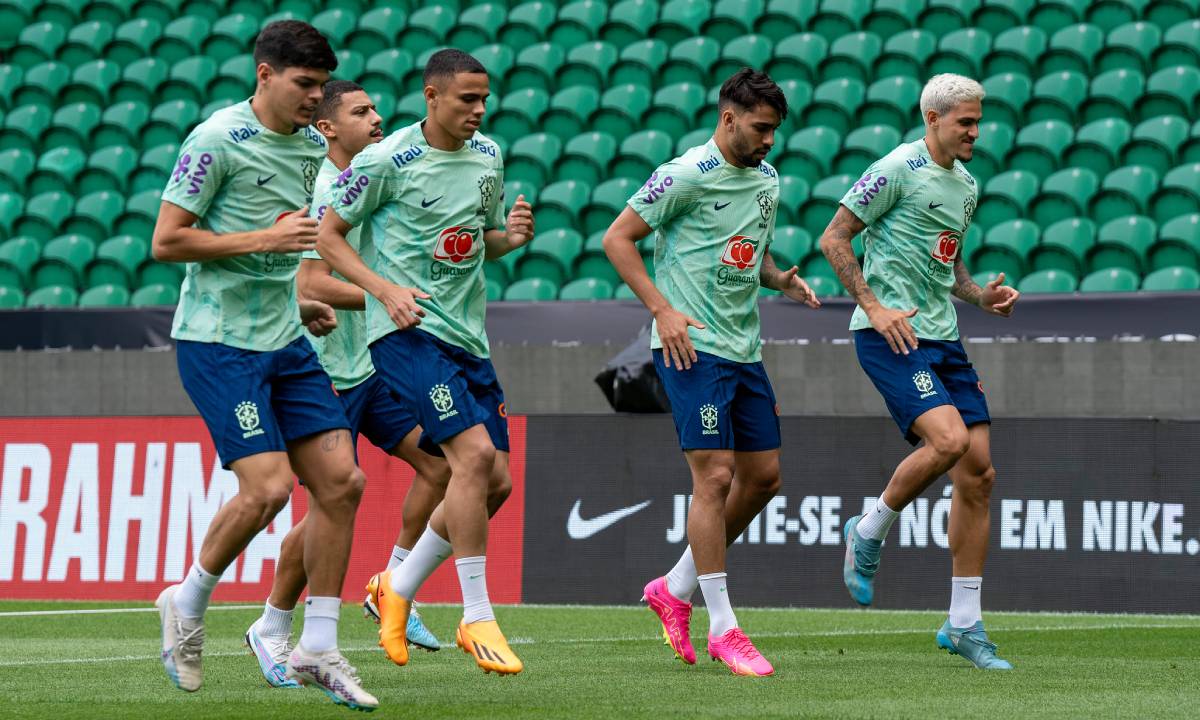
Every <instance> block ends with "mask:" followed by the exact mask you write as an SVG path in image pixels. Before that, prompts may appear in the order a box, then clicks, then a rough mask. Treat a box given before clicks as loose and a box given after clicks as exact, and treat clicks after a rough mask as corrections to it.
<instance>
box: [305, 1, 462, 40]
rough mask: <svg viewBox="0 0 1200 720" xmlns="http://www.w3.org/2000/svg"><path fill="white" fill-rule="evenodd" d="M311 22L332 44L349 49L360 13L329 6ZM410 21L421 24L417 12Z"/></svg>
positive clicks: (440, 35) (422, 26)
mask: <svg viewBox="0 0 1200 720" xmlns="http://www.w3.org/2000/svg"><path fill="white" fill-rule="evenodd" d="M310 22H311V23H312V26H313V27H315V28H316V29H317V30H320V31H321V34H322V35H324V36H325V37H326V38H327V39H328V40H329V44H330V45H332V46H333V47H335V48H338V49H347V46H346V39H347V38H349V37H350V33H352V32H354V29H355V27H357V26H358V13H357V12H354V11H353V10H347V9H345V8H329V9H327V10H324V11H323V12H320V13H318V14H317V15H315V16H314V17H313V18H312V20H311V21H310ZM409 23H410V25H412V24H415V25H420V22H419V21H418V20H417V18H416V17H415V13H414V17H411V18H409ZM420 26H421V28H422V29H425V30H430V29H431V28H428V27H426V26H424V25H420ZM437 37H438V38H439V39H441V38H442V37H444V33H442V34H438V35H437Z"/></svg>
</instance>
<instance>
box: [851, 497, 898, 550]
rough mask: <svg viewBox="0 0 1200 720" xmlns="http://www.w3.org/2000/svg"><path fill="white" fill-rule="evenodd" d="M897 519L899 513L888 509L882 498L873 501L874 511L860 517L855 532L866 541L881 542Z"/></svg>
mask: <svg viewBox="0 0 1200 720" xmlns="http://www.w3.org/2000/svg"><path fill="white" fill-rule="evenodd" d="M898 517H900V513H899V512H897V511H895V510H893V509H891V508H890V507H888V506H887V505H886V504H885V503H884V502H883V498H879V499H878V500H876V501H875V509H874V510H870V511H868V512H867V513H866V514H865V515H863V516H862V519H861V520H859V521H858V526H857V527H856V528H855V530H856V531H857V532H858V534H859V535H861V536H863V537H865V538H867V539H868V540H883V539H884V538H885V537H887V533H888V530H890V529H891V527H892V523H894V522H896V518H898Z"/></svg>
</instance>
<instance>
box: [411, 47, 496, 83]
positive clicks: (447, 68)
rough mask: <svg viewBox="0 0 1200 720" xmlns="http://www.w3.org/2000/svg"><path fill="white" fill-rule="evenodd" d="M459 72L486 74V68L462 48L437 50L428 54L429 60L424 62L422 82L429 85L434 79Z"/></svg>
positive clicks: (451, 75) (452, 75)
mask: <svg viewBox="0 0 1200 720" xmlns="http://www.w3.org/2000/svg"><path fill="white" fill-rule="evenodd" d="M459 73H483V74H485V75H486V74H487V68H485V67H484V66H483V63H481V62H479V61H478V60H476V59H475V58H474V57H472V56H471V55H470V54H468V53H465V52H463V51H462V50H455V49H454V48H449V49H447V50H438V51H437V52H435V53H434V54H433V55H431V56H430V58H429V62H427V63H425V76H424V78H423V80H422V82H424V83H425V84H426V85H431V84H433V81H434V80H439V79H441V78H444V77H454V76H455V75H457V74H459Z"/></svg>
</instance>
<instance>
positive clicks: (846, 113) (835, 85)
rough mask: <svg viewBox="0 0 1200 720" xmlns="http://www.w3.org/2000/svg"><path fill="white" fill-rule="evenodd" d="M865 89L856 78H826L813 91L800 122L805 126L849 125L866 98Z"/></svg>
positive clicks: (836, 126) (835, 126)
mask: <svg viewBox="0 0 1200 720" xmlns="http://www.w3.org/2000/svg"><path fill="white" fill-rule="evenodd" d="M866 94H867V89H866V86H864V85H863V84H862V83H861V82H859V81H858V80H852V79H850V78H842V79H840V80H828V81H826V82H823V83H821V84H820V85H818V86H817V88H816V90H814V91H813V99H812V102H811V103H810V104H809V106H808V107H807V108H805V110H804V114H803V117H802V120H801V123H802V124H803V125H805V126H813V125H825V126H827V127H834V128H838V127H850V126H851V125H852V124H853V122H854V117H855V115H856V114H857V113H858V109H859V107H861V106H862V104H863V101H864V100H865V99H866Z"/></svg>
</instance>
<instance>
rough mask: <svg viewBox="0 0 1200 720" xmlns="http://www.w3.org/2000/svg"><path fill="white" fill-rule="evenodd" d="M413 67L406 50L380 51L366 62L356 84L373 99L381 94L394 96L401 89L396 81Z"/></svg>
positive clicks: (411, 59) (410, 57)
mask: <svg viewBox="0 0 1200 720" xmlns="http://www.w3.org/2000/svg"><path fill="white" fill-rule="evenodd" d="M413 66H414V63H413V57H412V54H410V53H409V52H408V51H407V50H397V49H387V50H381V51H379V52H377V53H375V54H374V55H372V56H371V57H370V59H368V60H367V64H366V70H365V71H364V72H363V73H362V74H360V75H359V76H358V84H359V85H361V86H362V87H363V89H364V90H366V91H367V94H368V95H370V96H371V97H373V98H374V97H376V96H378V95H380V94H383V93H386V94H388V95H392V96H395V94H396V93H397V92H400V91H401V90H402V89H403V88H401V87H400V85H399V83H397V80H398V79H399V78H402V77H404V76H405V75H406V74H407V73H408V72H409V71H410V70H412V69H413ZM384 117H386V116H384Z"/></svg>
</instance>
